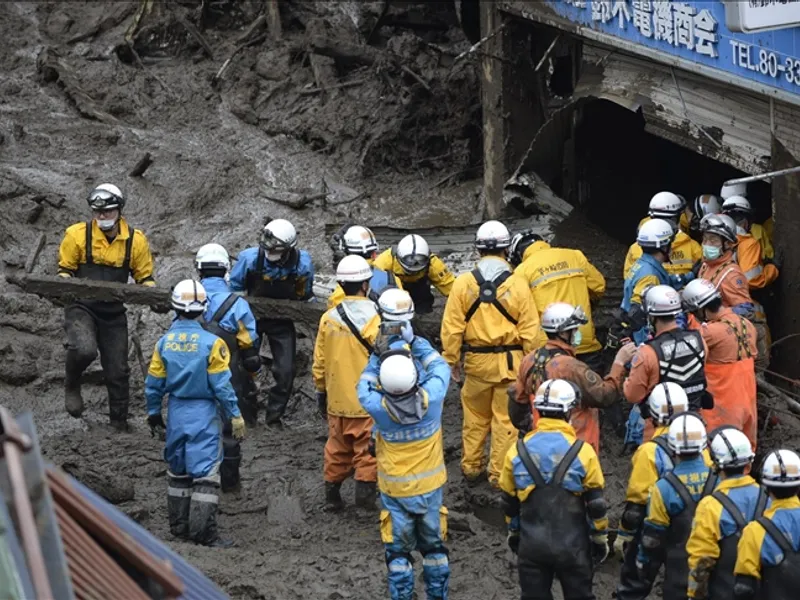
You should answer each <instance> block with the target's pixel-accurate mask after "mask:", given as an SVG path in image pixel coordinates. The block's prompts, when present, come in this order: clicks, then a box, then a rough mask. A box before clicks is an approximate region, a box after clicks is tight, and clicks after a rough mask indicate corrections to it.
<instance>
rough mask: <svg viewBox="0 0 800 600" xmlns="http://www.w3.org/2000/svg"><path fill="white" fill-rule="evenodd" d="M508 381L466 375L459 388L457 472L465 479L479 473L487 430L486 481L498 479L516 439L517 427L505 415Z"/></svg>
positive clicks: (482, 464)
mask: <svg viewBox="0 0 800 600" xmlns="http://www.w3.org/2000/svg"><path fill="white" fill-rule="evenodd" d="M509 384H510V382H503V383H490V382H488V381H483V380H482V379H478V378H477V377H473V376H471V375H466V377H465V378H464V385H463V387H462V388H461V406H462V408H463V410H464V424H463V427H462V430H461V472H462V473H464V476H465V477H467V478H473V477H477V476H478V475H480V474H481V473H482V472H483V467H484V465H485V461H484V453H483V451H484V446H485V445H486V436H488V435H489V433H491V435H492V439H491V446H490V450H489V468H488V471H489V481H490V482H491V483H493V484H495V483H496V482H497V480H498V479H499V478H500V471H501V470H502V468H503V460H504V459H505V456H506V453H507V452H508V449H509V448H510V447H511V445H512V444H513V443H514V442H516V440H517V430H516V429H515V428H514V426H513V425H512V424H511V420H510V419H509V418H508V386H509Z"/></svg>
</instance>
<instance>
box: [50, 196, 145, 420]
mask: <svg viewBox="0 0 800 600" xmlns="http://www.w3.org/2000/svg"><path fill="white" fill-rule="evenodd" d="M87 202H88V204H89V208H90V209H91V210H92V219H91V220H90V221H88V222H82V223H76V224H75V225H72V226H70V227H68V228H67V230H66V231H65V232H64V239H63V240H62V241H61V246H60V248H59V250H58V276H59V277H79V278H84V279H94V280H98V281H115V282H117V283H128V278H129V277H131V276H133V280H134V281H135V282H136V283H138V284H139V285H144V286H147V287H153V286H155V284H156V283H155V281H154V280H153V257H152V255H151V254H150V245H149V243H148V242H147V238H146V237H145V235H144V233H142V231H141V230H139V229H134V228H133V227H131V226H130V225H128V222H127V221H126V220H125V219H124V218H123V217H122V211H123V209H124V208H125V198H124V196H123V195H122V192H121V191H120V189H119V188H118V187H117V186H115V185H112V184H110V183H103V184H101V185H99V186H97V187H96V188H95V189H93V190H92V192H91V193H90V194H89V197H88V199H87ZM64 329H65V330H66V334H67V343H66V348H67V357H66V365H65V366H66V373H65V376H64V404H65V408H66V409H67V412H68V413H69V414H70V415H71V416H73V417H75V418H78V417H80V416H81V414H82V413H83V397H82V396H81V375H82V374H83V372H84V371H85V370H86V368H87V367H88V366H89V365H90V364H91V363H92V361H94V359H95V358H96V357H97V352H98V350H99V351H100V363H101V365H102V366H103V377H104V379H105V382H106V389H107V390H108V414H109V420H110V423H111V426H112V427H114V428H115V429H118V430H121V431H125V430H127V429H128V402H129V400H130V393H129V383H128V376H129V371H128V318H127V316H126V315H125V305H124V304H123V303H122V302H101V301H89V300H78V301H77V302H75V303H74V304H71V305H70V306H67V307H66V308H65V309H64Z"/></svg>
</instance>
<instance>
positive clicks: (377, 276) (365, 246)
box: [328, 225, 403, 309]
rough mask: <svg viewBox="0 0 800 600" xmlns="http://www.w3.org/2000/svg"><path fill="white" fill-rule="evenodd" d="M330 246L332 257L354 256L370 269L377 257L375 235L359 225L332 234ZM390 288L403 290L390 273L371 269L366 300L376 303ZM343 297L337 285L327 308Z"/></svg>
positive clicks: (339, 286) (343, 294) (340, 287)
mask: <svg viewBox="0 0 800 600" xmlns="http://www.w3.org/2000/svg"><path fill="white" fill-rule="evenodd" d="M331 245H332V246H334V247H335V252H334V255H338V256H341V257H342V258H344V257H345V256H349V255H351V254H354V255H356V256H360V257H361V258H363V259H364V260H366V261H367V264H368V265H370V267H372V265H373V263H374V262H375V258H376V257H377V256H378V241H377V240H376V239H375V234H374V233H372V230H371V229H368V228H367V227H362V226H361V225H352V226H349V227H343V228H342V231H341V233H340V234H334V242H333V243H332V244H331ZM337 264H338V261H337ZM392 287H396V288H400V289H403V284H402V283H401V282H400V278H399V277H397V276H395V274H394V273H392V272H391V271H384V270H382V269H378V268H377V267H373V268H372V278H371V279H370V280H369V290H368V291H367V298H369V299H370V300H372V301H373V302H377V301H378V298H379V297H380V295H381V294H382V293H383V291H384V290H386V289H389V288H392ZM344 297H345V293H344V290H343V289H342V286H341V285H337V286H336V288H335V289H334V290H333V292H332V293H331V295H330V296H329V297H328V308H329V309H330V308H334V307H335V306H336V305H337V304H339V302H341V301H342V300H344Z"/></svg>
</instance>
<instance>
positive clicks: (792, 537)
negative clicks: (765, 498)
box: [733, 450, 800, 600]
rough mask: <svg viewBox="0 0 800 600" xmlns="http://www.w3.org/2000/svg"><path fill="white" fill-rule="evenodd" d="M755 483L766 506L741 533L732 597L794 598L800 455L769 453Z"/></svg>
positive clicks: (799, 556) (798, 583)
mask: <svg viewBox="0 0 800 600" xmlns="http://www.w3.org/2000/svg"><path fill="white" fill-rule="evenodd" d="M761 483H762V485H764V487H766V488H767V492H768V493H769V508H767V509H766V510H765V511H764V514H763V516H761V517H759V518H757V519H756V520H755V521H753V522H752V523H749V524H748V525H747V526H746V527H745V528H744V531H743V532H742V538H741V539H740V540H739V545H738V546H737V548H736V566H735V567H734V568H733V572H734V574H735V576H736V579H735V582H734V585H733V600H756V599H762V600H795V599H796V598H797V597H798V594H800V498H798V497H797V494H798V492H800V457H798V456H797V454H795V453H794V452H792V451H791V450H776V451H775V452H771V453H770V454H769V455H768V456H767V458H766V459H764V466H763V467H762V468H761Z"/></svg>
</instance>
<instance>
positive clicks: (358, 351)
mask: <svg viewBox="0 0 800 600" xmlns="http://www.w3.org/2000/svg"><path fill="white" fill-rule="evenodd" d="M371 279H372V268H371V267H370V266H369V263H367V261H366V260H365V259H364V258H362V257H361V256H356V255H350V256H345V257H344V258H343V259H342V260H341V261H339V265H338V266H337V267H336V281H337V282H338V283H339V285H340V286H341V288H342V291H343V292H344V294H345V297H344V299H343V300H342V301H341V302H339V304H337V305H336V306H335V307H334V308H331V309H329V310H327V311H326V312H325V314H324V315H322V318H321V319H320V322H319V332H318V333H317V340H316V343H315V345H314V364H313V366H312V368H311V372H312V375H313V378H314V385H315V387H316V389H317V405H318V408H319V411H320V413H321V414H322V415H323V416H325V418H326V419H327V420H328V441H327V443H326V444H325V455H324V472H323V477H324V479H325V507H326V510H329V511H338V510H341V509H342V508H343V507H344V503H343V502H342V496H341V493H340V489H341V487H342V483H343V482H344V481H345V479H347V478H348V477H350V475H351V474H353V475H354V476H355V480H356V481H355V495H356V498H355V500H356V505H357V506H361V507H364V508H371V507H374V505H375V495H376V493H377V491H376V481H377V479H378V472H377V466H376V463H375V457H374V456H372V455H371V454H370V451H369V446H370V438H371V436H372V426H373V421H372V418H370V416H369V415H368V414H367V412H366V411H365V410H364V408H363V407H362V406H361V404H360V402H359V400H358V394H357V393H356V384H357V383H358V380H359V377H360V376H361V373H362V371H363V370H364V368H365V367H366V366H367V361H368V360H369V357H370V354H372V351H373V345H374V343H375V338H376V337H377V335H378V324H379V323H380V316H378V309H377V307H376V306H375V303H374V302H373V301H372V300H370V299H369V298H368V297H367V293H368V292H369V285H370V280H371Z"/></svg>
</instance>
